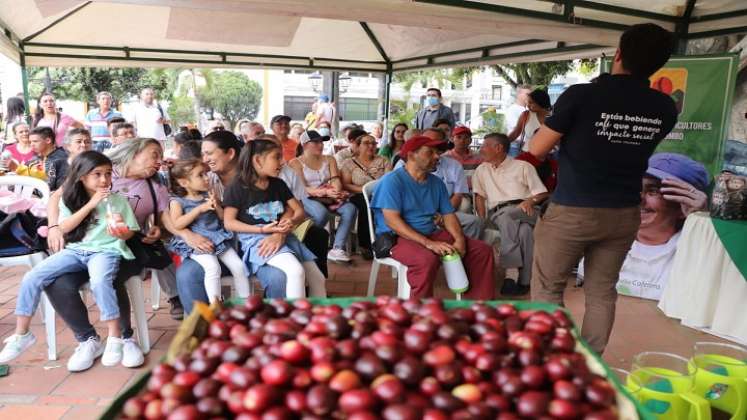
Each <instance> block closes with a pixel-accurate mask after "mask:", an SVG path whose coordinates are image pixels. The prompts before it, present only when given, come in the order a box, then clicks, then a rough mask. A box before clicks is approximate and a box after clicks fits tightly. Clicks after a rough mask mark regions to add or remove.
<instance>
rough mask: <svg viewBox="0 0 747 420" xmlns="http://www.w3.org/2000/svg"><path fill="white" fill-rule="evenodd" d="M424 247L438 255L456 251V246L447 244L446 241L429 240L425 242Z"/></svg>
mask: <svg viewBox="0 0 747 420" xmlns="http://www.w3.org/2000/svg"><path fill="white" fill-rule="evenodd" d="M425 247H426V248H428V250H429V251H431V252H433V253H434V254H436V255H440V256H444V255H449V254H453V253H455V252H458V251H457V250H456V248H454V246H453V245H451V244H448V243H446V242H439V241H431V240H429V241H427V242H426V243H425Z"/></svg>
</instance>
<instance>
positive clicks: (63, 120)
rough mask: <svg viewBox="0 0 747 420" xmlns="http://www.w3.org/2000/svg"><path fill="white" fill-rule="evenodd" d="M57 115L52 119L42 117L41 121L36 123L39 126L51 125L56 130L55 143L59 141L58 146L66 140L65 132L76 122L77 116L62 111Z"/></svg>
mask: <svg viewBox="0 0 747 420" xmlns="http://www.w3.org/2000/svg"><path fill="white" fill-rule="evenodd" d="M56 115H57V117H56V118H55V119H52V120H48V119H46V118H42V119H41V120H39V123H38V124H36V126H37V127H50V128H51V129H53V130H54V139H55V143H57V146H58V147H62V144H63V142H64V140H65V133H67V130H68V128H70V126H71V125H73V124H74V123H75V118H73V117H71V116H69V115H67V114H63V113H62V112H58V113H57V114H56Z"/></svg>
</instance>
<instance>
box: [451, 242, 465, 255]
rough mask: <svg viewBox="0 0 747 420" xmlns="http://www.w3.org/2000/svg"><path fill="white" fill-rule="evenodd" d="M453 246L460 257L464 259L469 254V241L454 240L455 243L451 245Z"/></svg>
mask: <svg viewBox="0 0 747 420" xmlns="http://www.w3.org/2000/svg"><path fill="white" fill-rule="evenodd" d="M451 246H453V247H454V249H456V251H457V252H458V253H459V255H460V256H462V257H464V256H465V255H466V254H467V241H466V240H465V239H464V237H461V238H458V239H456V240H454V243H453V244H451Z"/></svg>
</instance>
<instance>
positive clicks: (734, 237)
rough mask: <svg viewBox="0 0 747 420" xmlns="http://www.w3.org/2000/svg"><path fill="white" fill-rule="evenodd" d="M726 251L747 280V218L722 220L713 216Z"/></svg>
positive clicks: (712, 220) (715, 226)
mask: <svg viewBox="0 0 747 420" xmlns="http://www.w3.org/2000/svg"><path fill="white" fill-rule="evenodd" d="M711 222H713V227H714V229H716V234H718V237H719V239H721V242H722V243H723V244H724V248H725V249H726V253H727V254H729V257H730V258H731V260H732V261H733V262H734V265H735V266H736V267H737V269H738V270H739V272H740V273H742V277H743V278H744V279H745V281H747V220H721V219H715V218H711Z"/></svg>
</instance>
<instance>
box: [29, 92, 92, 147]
mask: <svg viewBox="0 0 747 420" xmlns="http://www.w3.org/2000/svg"><path fill="white" fill-rule="evenodd" d="M36 127H50V128H51V129H52V130H54V132H55V139H57V146H62V141H63V139H64V138H65V133H67V130H68V129H69V128H71V127H75V128H84V127H83V124H82V123H81V122H80V121H76V120H75V118H73V117H71V116H69V115H67V114H65V113H62V112H60V111H58V110H57V103H56V102H55V98H54V94H52V93H51V92H42V94H41V95H40V96H39V100H38V101H37V102H36V111H35V112H34V118H33V121H32V122H31V128H36Z"/></svg>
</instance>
